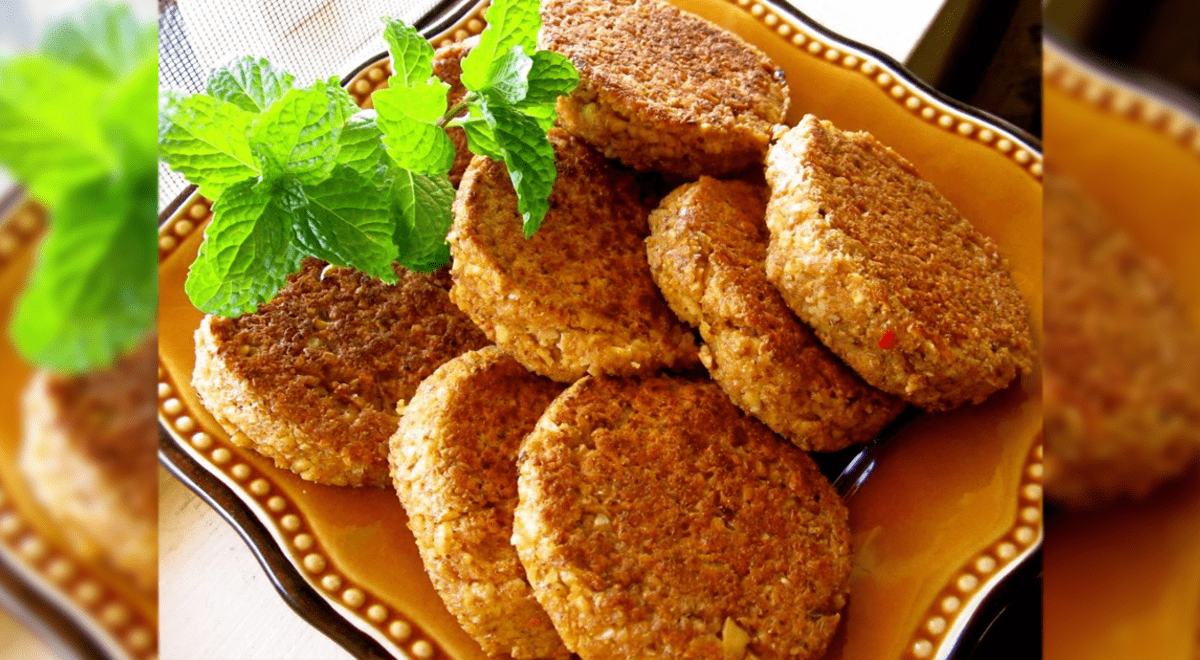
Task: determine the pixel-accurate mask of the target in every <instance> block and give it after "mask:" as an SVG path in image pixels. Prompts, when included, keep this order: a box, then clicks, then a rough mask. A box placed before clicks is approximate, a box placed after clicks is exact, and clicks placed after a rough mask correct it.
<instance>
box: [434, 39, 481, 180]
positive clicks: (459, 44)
mask: <svg viewBox="0 0 1200 660" xmlns="http://www.w3.org/2000/svg"><path fill="white" fill-rule="evenodd" d="M473 47H474V42H473V41H472V42H470V43H468V42H464V41H456V42H454V43H450V44H446V45H445V46H442V47H441V48H438V49H437V50H436V51H434V53H433V75H435V76H437V77H438V79H439V80H441V81H442V82H444V83H446V84H448V85H450V91H449V93H448V94H447V95H446V101H447V103H448V104H449V105H448V107H454V104H455V103H458V102H459V101H461V100H462V99H463V97H464V96H466V95H467V88H466V87H463V84H462V61H463V58H464V57H466V56H467V53H470V52H471V48H473ZM446 134H447V135H449V136H450V141H451V142H453V143H454V165H453V166H451V167H450V172H449V176H450V184H451V185H453V186H454V187H455V188H457V187H458V185H459V183H461V182H462V176H463V173H464V172H466V171H467V166H468V165H470V164H471V155H472V154H471V152H470V150H469V149H467V133H466V131H464V130H463V129H461V128H458V127H457V126H456V127H454V128H450V129H447V130H446Z"/></svg>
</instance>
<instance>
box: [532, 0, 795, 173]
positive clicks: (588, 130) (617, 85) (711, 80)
mask: <svg viewBox="0 0 1200 660" xmlns="http://www.w3.org/2000/svg"><path fill="white" fill-rule="evenodd" d="M539 47H541V48H545V49H548V50H552V51H554V52H557V53H561V54H562V55H565V56H566V57H568V58H570V59H571V61H572V62H574V63H575V66H576V68H577V69H578V70H579V86H578V87H577V88H576V90H575V91H574V92H573V93H572V94H571V95H569V96H565V97H561V98H560V99H559V101H558V113H559V123H560V125H561V126H563V128H565V129H567V130H568V131H570V132H571V133H573V134H575V135H578V136H580V137H582V138H583V139H584V140H585V141H587V142H588V143H589V144H591V145H592V146H593V147H595V148H597V149H599V150H600V151H602V152H604V154H605V155H606V156H608V157H610V158H616V159H618V160H620V161H621V162H623V163H625V164H626V165H628V166H630V167H633V168H635V169H639V170H654V171H660V172H667V173H671V174H677V175H681V176H686V177H695V176H697V175H699V174H702V173H707V174H714V175H717V174H724V173H727V172H733V171H737V170H740V169H743V168H745V167H748V166H751V165H758V164H761V163H762V159H763V156H764V155H765V154H766V151H767V146H768V143H769V142H770V137H771V130H772V128H773V127H774V125H775V124H778V123H779V122H781V121H783V117H784V113H785V112H786V110H787V103H788V89H787V83H786V82H785V81H784V74H783V70H782V69H780V68H779V67H778V66H776V65H775V64H774V63H773V62H771V61H770V60H769V59H767V57H766V55H764V54H763V53H762V52H760V51H759V50H758V49H757V48H755V47H754V46H751V45H750V44H747V43H746V42H745V41H742V39H741V38H740V37H738V36H736V35H734V34H733V33H731V32H729V31H727V30H725V29H723V28H720V27H718V26H716V25H714V24H713V23H710V22H709V21H707V20H705V19H702V18H700V17H699V16H696V15H694V14H691V13H688V12H685V11H682V10H680V9H677V8H675V7H674V6H672V5H671V4H668V3H667V2H663V1H662V0H546V1H545V2H543V3H542V30H541V33H540V35H539Z"/></svg>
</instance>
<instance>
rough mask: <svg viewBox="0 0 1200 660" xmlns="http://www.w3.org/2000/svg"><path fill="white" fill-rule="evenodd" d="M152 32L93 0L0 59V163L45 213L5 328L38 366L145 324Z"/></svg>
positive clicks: (152, 259)
mask: <svg viewBox="0 0 1200 660" xmlns="http://www.w3.org/2000/svg"><path fill="white" fill-rule="evenodd" d="M157 34H158V32H157V26H156V25H154V24H153V23H150V24H141V23H139V22H137V21H136V19H135V18H134V17H133V13H132V12H131V11H130V9H129V8H128V7H125V6H109V5H104V4H95V5H92V6H89V7H87V8H86V9H85V10H84V11H83V12H82V13H81V14H80V15H79V16H78V17H77V18H70V19H67V20H64V21H63V22H61V23H59V24H58V25H56V26H53V27H52V28H51V29H50V30H49V31H48V32H47V34H46V37H45V39H44V41H43V46H42V51H41V52H40V53H30V54H24V55H18V56H16V57H13V58H11V59H7V60H3V61H0V165H3V166H4V167H6V168H7V169H9V170H10V171H11V172H12V173H13V174H14V175H15V176H16V178H17V179H18V180H19V181H20V182H21V183H22V185H24V186H25V189H26V191H27V193H28V194H29V196H30V197H31V198H33V199H34V200H36V201H38V202H39V203H41V204H42V205H43V206H45V207H46V209H47V210H48V211H49V218H50V222H49V230H48V232H47V234H46V237H45V239H44V240H43V242H42V244H41V245H40V247H39V251H38V255H37V259H36V262H35V264H34V266H33V269H32V272H31V274H30V277H29V280H28V284H27V285H26V288H25V291H24V292H23V294H22V295H21V298H20V299H19V300H18V302H17V305H16V309H15V310H14V313H13V317H12V321H11V326H10V328H9V331H10V333H11V335H12V340H13V344H14V345H15V346H16V348H17V350H18V351H19V352H20V353H21V354H22V355H23V356H24V357H25V358H26V359H28V360H30V361H31V362H33V363H34V364H37V365H38V366H41V367H44V368H48V369H52V370H55V371H59V372H65V373H79V372H83V371H87V370H90V369H95V368H101V367H105V366H108V365H110V364H112V362H113V361H114V360H115V359H116V358H117V357H118V356H119V355H120V354H122V353H124V352H126V351H128V350H131V349H133V348H134V347H135V346H136V345H137V344H139V343H140V342H141V341H142V340H143V339H144V338H145V337H146V336H147V334H148V333H150V332H151V331H152V330H153V328H154V324H155V320H156V314H157V307H158V288H157V277H156V272H157V250H156V249H155V244H156V242H157V237H156V235H155V220H154V219H155V218H156V216H157V212H156V207H157V202H158V189H157V180H158V170H157V167H156V164H155V156H154V152H155V150H156V139H155V134H154V119H153V118H154V114H155V112H156V110H155V103H154V97H155V93H156V91H157V87H158V77H157V75H158V52H157V43H158V41H157Z"/></svg>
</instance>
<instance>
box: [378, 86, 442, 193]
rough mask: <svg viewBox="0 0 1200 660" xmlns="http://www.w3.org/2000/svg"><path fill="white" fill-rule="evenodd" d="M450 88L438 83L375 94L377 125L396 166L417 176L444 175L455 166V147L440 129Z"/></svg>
mask: <svg viewBox="0 0 1200 660" xmlns="http://www.w3.org/2000/svg"><path fill="white" fill-rule="evenodd" d="M449 90H450V86H449V85H447V84H446V83H444V82H441V81H440V80H437V79H432V80H428V81H426V82H424V83H420V84H417V85H414V86H412V87H389V88H388V89H384V90H380V91H378V92H375V94H374V95H373V96H372V99H373V100H374V102H375V110H376V119H375V121H376V123H377V124H378V125H379V128H380V130H382V131H383V135H384V138H383V146H384V147H385V148H386V149H387V152H388V154H389V155H390V156H391V157H392V160H394V161H395V162H396V164H397V165H399V166H400V167H403V168H404V169H406V170H411V171H413V172H416V173H418V174H429V175H436V174H445V173H446V172H449V171H450V167H451V166H452V165H453V164H454V143H453V142H451V141H450V137H449V136H447V135H446V131H445V129H443V128H442V127H441V126H438V125H437V123H436V122H437V121H438V120H439V119H441V118H442V115H443V114H445V112H446V109H447V102H446V93H447V92H448V91H449Z"/></svg>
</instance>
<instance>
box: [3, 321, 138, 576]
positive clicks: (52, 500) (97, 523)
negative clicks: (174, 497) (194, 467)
mask: <svg viewBox="0 0 1200 660" xmlns="http://www.w3.org/2000/svg"><path fill="white" fill-rule="evenodd" d="M157 368H158V341H157V340H156V339H155V338H153V337H152V338H150V339H148V340H146V342H145V343H143V344H142V345H141V346H140V347H139V348H138V349H137V350H136V351H135V352H133V353H131V354H129V355H127V356H125V357H123V358H121V359H120V360H118V361H117V363H116V364H115V365H113V366H112V367H111V368H108V369H104V370H101V371H95V372H92V373H89V374H85V375H82V376H62V375H55V374H51V373H48V372H46V371H38V372H36V373H35V374H34V376H33V379H32V380H31V381H30V383H29V385H28V386H26V388H25V393H24V395H23V397H22V400H21V408H22V410H21V412H22V426H23V430H24V438H23V440H22V447H21V459H20V466H21V471H22V472H23V473H24V476H25V480H26V482H27V483H28V484H29V487H30V489H31V490H32V491H33V494H34V495H35V496H36V497H37V498H38V500H39V501H40V502H41V503H42V505H43V506H45V507H46V509H47V510H48V511H49V513H50V515H51V516H52V517H53V518H54V519H55V521H57V522H58V523H59V524H61V525H62V529H63V531H64V532H65V534H66V536H67V538H68V539H69V540H70V542H71V543H72V545H73V546H74V547H75V548H76V550H77V551H78V552H80V553H81V554H83V555H85V556H88V557H102V558H104V559H105V560H106V561H108V562H109V563H111V564H112V565H114V566H116V567H117V568H118V569H121V570H122V571H124V572H125V573H127V574H128V575H130V576H131V577H132V578H133V579H134V581H135V583H136V584H137V586H138V587H139V588H140V589H143V590H145V591H156V590H157V589H158V469H157V461H156V458H155V451H154V449H155V447H156V446H157V445H158V415H157V413H158V408H157V399H156V398H155V395H154V382H155V373H156V371H157Z"/></svg>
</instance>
